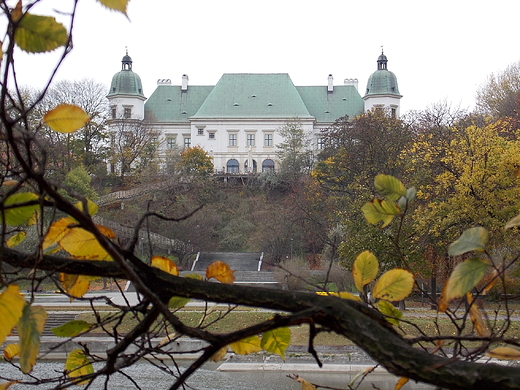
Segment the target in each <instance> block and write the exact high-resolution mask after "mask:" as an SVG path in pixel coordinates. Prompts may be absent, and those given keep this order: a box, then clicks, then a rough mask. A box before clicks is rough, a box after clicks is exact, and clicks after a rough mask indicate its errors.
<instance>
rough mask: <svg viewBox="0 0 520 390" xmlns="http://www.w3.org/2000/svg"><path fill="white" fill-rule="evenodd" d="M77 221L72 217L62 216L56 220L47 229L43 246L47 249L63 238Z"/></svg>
mask: <svg viewBox="0 0 520 390" xmlns="http://www.w3.org/2000/svg"><path fill="white" fill-rule="evenodd" d="M74 224H75V222H74V220H73V219H71V218H61V219H59V220H57V221H56V222H54V223H53V224H52V225H51V226H49V229H48V231H47V234H46V235H45V238H44V239H43V243H42V248H43V249H44V250H45V249H47V248H48V247H50V246H51V245H53V244H55V243H57V242H58V241H59V240H61V239H62V238H63V237H64V236H65V235H66V234H67V233H68V232H69V231H70V229H71V228H70V226H74Z"/></svg>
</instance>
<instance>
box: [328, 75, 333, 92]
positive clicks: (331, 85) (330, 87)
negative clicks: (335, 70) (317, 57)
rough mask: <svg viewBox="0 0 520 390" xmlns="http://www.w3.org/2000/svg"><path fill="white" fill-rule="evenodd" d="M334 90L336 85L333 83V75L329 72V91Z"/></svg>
mask: <svg viewBox="0 0 520 390" xmlns="http://www.w3.org/2000/svg"><path fill="white" fill-rule="evenodd" d="M332 91H334V86H333V84H332V75H331V74H329V85H328V86H327V92H332Z"/></svg>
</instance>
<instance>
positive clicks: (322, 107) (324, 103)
mask: <svg viewBox="0 0 520 390" xmlns="http://www.w3.org/2000/svg"><path fill="white" fill-rule="evenodd" d="M296 89H297V90H298V92H299V93H300V96H301V97H302V99H303V101H304V103H305V106H306V107H307V109H308V110H309V112H310V114H311V115H312V116H313V117H315V118H316V122H318V123H332V122H334V121H335V120H336V119H338V118H341V117H342V116H345V115H348V116H349V118H354V117H356V116H357V115H359V114H361V113H362V112H363V110H364V103H363V100H362V99H361V95H360V94H359V92H358V90H357V89H356V87H355V86H353V85H337V86H334V87H333V91H332V92H328V91H327V87H326V86H314V87H296Z"/></svg>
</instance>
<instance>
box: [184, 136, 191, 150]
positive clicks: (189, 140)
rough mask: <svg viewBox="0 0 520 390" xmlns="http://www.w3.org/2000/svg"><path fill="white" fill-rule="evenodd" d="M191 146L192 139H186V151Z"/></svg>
mask: <svg viewBox="0 0 520 390" xmlns="http://www.w3.org/2000/svg"><path fill="white" fill-rule="evenodd" d="M190 146H191V138H190V137H184V149H188V148H189V147H190Z"/></svg>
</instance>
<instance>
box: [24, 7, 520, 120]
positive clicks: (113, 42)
mask: <svg viewBox="0 0 520 390" xmlns="http://www.w3.org/2000/svg"><path fill="white" fill-rule="evenodd" d="M48 2H49V1H48ZM67 3H69V2H68V1H65V0H54V1H50V4H53V5H54V6H55V7H62V6H64V4H67ZM64 10H66V9H64ZM519 11H520V2H519V1H518V0H507V1H506V0H495V1H483V0H436V1H428V2H426V1H417V0H394V1H388V0H387V1H383V0H371V1H363V0H361V1H348V0H334V1H328V0H320V1H312V0H308V1H303V0H298V1H295V0H262V1H255V0H249V1H244V0H241V1H235V0H220V1H215V0H183V1H178V0H132V1H131V2H130V4H129V8H128V16H129V18H130V20H128V19H127V18H125V17H124V16H123V15H121V14H119V13H115V12H110V11H108V10H106V9H105V8H103V7H102V6H100V5H99V4H98V3H97V2H95V1H94V0H82V1H80V5H79V7H78V19H77V22H76V25H75V31H74V36H73V37H74V50H73V52H72V53H71V55H70V56H69V57H68V59H67V60H66V62H65V64H64V66H63V67H62V69H61V70H60V72H59V74H58V79H70V80H79V79H82V78H85V77H86V78H93V79H94V80H96V81H98V82H100V83H104V84H106V85H107V89H108V86H109V85H110V81H111V79H112V76H113V75H114V74H115V73H116V72H118V71H119V70H120V69H121V59H122V57H123V56H124V55H125V48H126V47H128V53H129V55H130V56H131V57H132V59H133V70H134V72H136V73H138V74H139V76H140V77H141V80H142V82H143V88H144V93H145V95H146V96H147V97H148V96H150V95H151V94H152V92H153V90H154V89H155V86H156V82H157V79H171V80H172V83H173V84H176V85H178V84H180V83H181V76H182V74H184V73H186V74H188V76H189V82H190V84H192V85H215V84H216V83H217V82H218V80H219V78H220V76H221V75H222V74H223V73H235V72H237V73H273V72H281V73H288V74H289V75H290V77H291V79H292V81H293V82H294V84H295V85H326V83H327V76H328V75H329V74H332V75H333V76H334V84H336V85H339V84H342V83H343V80H344V79H345V78H357V79H359V90H360V93H361V95H363V94H364V91H365V88H366V83H367V79H368V77H369V76H370V74H371V73H372V72H374V71H375V70H376V69H377V63H376V61H377V57H378V56H379V54H380V53H381V46H384V52H385V54H386V55H387V57H388V69H389V70H391V71H392V72H394V73H395V74H396V76H397V80H398V83H399V90H400V92H401V94H402V95H403V98H402V100H401V107H402V108H401V112H406V111H408V110H412V109H419V110H420V109H424V108H426V107H427V106H428V105H431V104H433V103H436V102H439V101H441V100H444V99H446V100H447V101H448V102H450V103H451V104H453V105H455V106H458V105H460V106H461V107H462V108H470V109H471V108H473V106H474V97H475V92H476V90H477V88H478V87H479V86H480V85H481V84H482V83H484V82H485V81H486V79H487V77H488V76H489V75H490V74H491V73H497V72H501V71H503V70H504V69H505V68H506V67H507V66H508V65H510V64H511V63H513V62H516V61H519V60H520V52H519V51H518V44H517V42H516V40H517V39H518V15H519ZM33 13H40V14H44V13H45V10H44V9H43V8H40V9H36V10H35V11H34V12H33ZM50 61H54V57H53V56H49V55H42V54H38V55H27V54H22V53H20V54H19V56H18V57H17V65H18V66H19V67H20V74H19V75H20V79H21V82H22V84H25V85H31V86H34V87H38V86H40V85H41V84H42V83H43V82H45V80H46V78H45V77H43V76H44V75H47V73H45V69H46V67H47V66H49V65H50Z"/></svg>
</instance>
